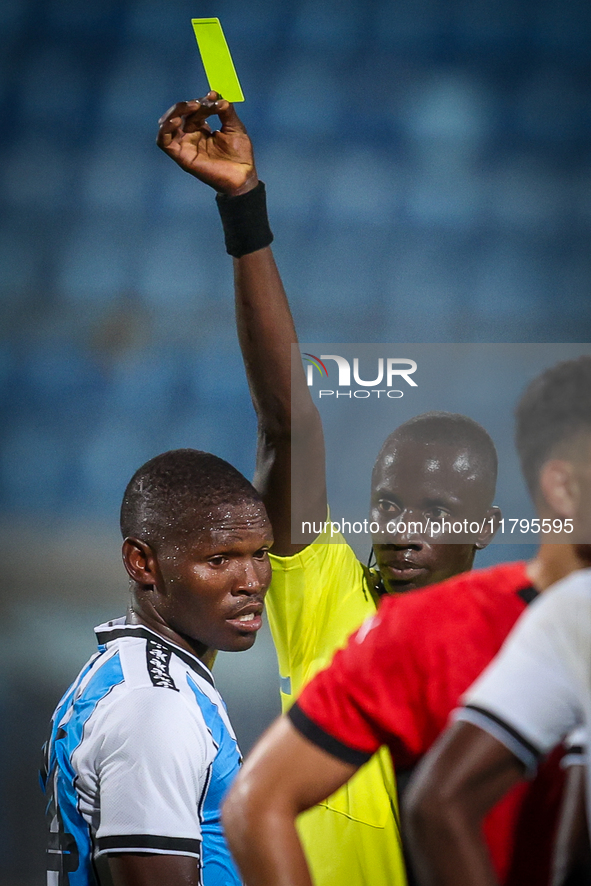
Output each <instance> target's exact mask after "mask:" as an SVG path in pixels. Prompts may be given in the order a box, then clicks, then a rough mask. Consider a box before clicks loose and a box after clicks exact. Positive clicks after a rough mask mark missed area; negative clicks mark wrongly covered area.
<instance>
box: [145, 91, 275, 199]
mask: <svg viewBox="0 0 591 886" xmlns="http://www.w3.org/2000/svg"><path fill="white" fill-rule="evenodd" d="M212 115H217V116H218V117H219V119H220V121H221V124H222V126H221V129H219V130H215V131H214V130H212V129H211V127H210V125H209V123H208V122H207V118H208V117H211V116H212ZM158 123H159V130H158V138H157V139H156V143H157V145H158V147H160V148H162V150H163V151H164V153H165V154H168V156H169V157H172V159H173V160H174V161H175V162H176V163H178V165H179V166H180V167H181V169H184V170H185V172H189V173H190V174H191V175H194V176H195V177H196V178H198V179H200V181H202V182H205V184H206V185H209V186H210V187H212V188H214V190H216V191H219V192H221V193H224V194H229V195H238V194H244V193H246V192H247V191H250V190H251V189H252V188H254V187H255V186H256V184H257V183H258V178H257V173H256V169H255V165H254V156H253V150H252V144H251V142H250V138H249V137H248V133H247V132H246V129H245V128H244V124H243V123H242V121H241V120H240V119H239V117H238V115H237V113H236V111H235V110H234V106H233V105H231V104H230V102H227V101H226V100H225V99H223V98H221V97H220V96H219V95H218V93H217V92H208V93H207V95H206V96H205V97H204V98H201V99H198V100H195V101H188V102H178V103H177V104H176V105H173V106H172V108H170V109H169V110H168V111H167V112H166V113H165V114H164V115H163V116H162V117H161V118H160V120H159V121H158Z"/></svg>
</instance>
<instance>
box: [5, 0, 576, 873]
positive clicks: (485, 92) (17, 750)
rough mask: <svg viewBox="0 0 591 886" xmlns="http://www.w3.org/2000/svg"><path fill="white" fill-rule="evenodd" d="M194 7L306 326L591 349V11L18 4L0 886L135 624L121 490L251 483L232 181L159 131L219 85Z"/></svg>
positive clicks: (252, 696)
mask: <svg viewBox="0 0 591 886" xmlns="http://www.w3.org/2000/svg"><path fill="white" fill-rule="evenodd" d="M195 16H200V17H204V16H219V17H220V19H221V20H222V24H223V26H224V29H225V32H226V36H227V38H228V41H229V44H230V47H231V49H232V53H233V56H234V60H235V63H236V67H237V70H238V73H239V76H240V79H241V81H242V85H243V89H244V92H245V95H246V99H247V100H246V102H245V104H244V105H242V106H241V107H240V113H241V115H242V117H243V119H244V121H245V123H246V125H247V127H248V129H249V131H250V133H251V135H252V138H253V141H254V143H255V147H256V151H257V160H258V167H259V172H260V174H261V176H262V178H264V179H265V181H266V182H267V186H268V193H269V204H270V215H271V220H272V224H273V228H274V231H275V236H276V254H277V258H278V261H279V264H280V267H281V270H282V273H283V276H284V279H285V283H286V286H287V290H288V293H289V296H290V299H291V302H292V305H293V310H294V313H295V317H296V321H297V325H298V328H299V331H300V335H301V338H302V340H303V341H327V340H333V341H337V342H346V341H365V342H373V341H376V342H385V341H392V342H396V341H417V342H436V341H441V342H453V341H457V342H481V341H493V342H494V341H496V342H518V341H523V342H545V341H547V342H550V341H557V342H560V341H563V342H569V341H570V342H576V341H584V340H585V339H587V338H588V337H589V329H590V326H591V322H590V321H591V299H590V297H589V295H590V293H589V282H590V279H591V274H590V270H591V267H590V265H591V257H590V255H591V254H590V251H589V234H590V229H591V166H590V164H589V149H590V144H591V138H590V137H591V104H590V92H591V55H590V48H591V46H590V43H591V40H590V33H591V5H590V4H589V3H588V2H587V0H570V2H569V3H568V4H566V5H565V4H564V3H563V2H559V0H535V2H533V0H511V2H509V0H495V2H493V0H470V2H468V0H448V2H443V0H412V2H411V0H390V2H388V0H365V2H361V0H346V2H329V0H316V2H314V3H311V2H307V0H300V2H298V0H294V2H285V3H283V4H279V3H277V2H276V0H252V2H250V3H249V4H245V3H242V2H238V0H219V2H216V3H213V2H209V0H203V2H202V3H200V4H198V5H195V3H194V2H192V3H188V2H186V0H117V2H115V0H85V2H82V3H81V2H79V0H44V2H40V0H3V2H2V4H1V5H0V40H1V42H2V53H1V57H0V105H1V108H2V116H3V119H4V121H5V122H4V125H3V126H2V129H1V131H0V157H1V159H0V187H1V191H0V205H1V210H2V221H1V227H0V293H1V299H0V312H1V321H2V322H1V326H2V339H1V343H0V409H1V410H2V418H3V421H2V423H1V425H0V435H1V450H0V496H1V502H2V515H3V516H2V524H1V525H2V533H1V538H0V555H1V556H2V563H3V573H4V579H5V581H4V583H3V585H4V587H3V590H2V595H1V597H0V607H1V612H2V623H1V624H2V628H1V632H0V664H1V665H2V668H3V672H2V673H3V679H2V683H1V686H0V710H1V711H2V714H3V717H2V723H3V729H2V731H1V733H0V791H1V796H2V802H1V804H0V883H2V884H3V886H4V884H6V886H21V884H23V886H24V884H29V883H31V884H32V883H39V882H40V881H41V879H42V877H43V873H42V871H43V863H44V862H43V853H42V843H43V822H42V803H41V801H40V800H39V797H38V796H37V788H36V784H35V774H34V770H35V768H36V765H37V760H38V748H39V746H40V744H41V741H42V739H43V736H44V733H45V731H46V722H47V719H48V717H49V715H50V713H51V710H52V709H53V706H54V704H55V702H56V701H57V698H58V696H59V694H60V693H61V692H62V691H63V689H64V688H65V686H66V685H67V683H68V681H69V680H70V679H71V678H72V677H73V676H74V675H75V673H76V671H77V670H78V667H79V666H80V664H81V663H82V661H83V660H84V658H85V657H86V656H87V655H88V654H89V653H90V652H91V651H92V645H93V638H92V633H91V628H92V625H93V623H97V622H98V621H100V620H102V619H103V618H108V617H110V616H113V615H117V614H119V613H120V612H121V611H122V610H123V606H124V602H125V581H124V576H123V572H122V569H121V567H120V566H119V564H118V557H119V554H118V542H117V535H116V522H117V510H118V505H119V500H120V497H121V493H122V490H123V488H124V486H125V483H126V481H127V480H128V478H129V476H130V475H131V473H132V472H133V470H134V469H135V468H136V467H137V466H138V465H139V464H141V463H142V462H143V461H145V460H146V459H147V458H149V457H151V456H152V455H154V454H156V453H158V452H160V451H162V450H164V449H167V448H172V447H177V446H196V447H199V448H204V449H211V450H213V451H215V452H216V453H217V454H219V455H221V456H223V457H225V458H227V459H229V460H230V461H232V462H233V463H234V464H236V465H237V466H238V467H239V468H241V469H242V470H243V471H244V472H245V473H246V474H248V475H250V474H252V469H253V462H254V434H255V423H254V419H253V415H252V410H251V407H250V402H249V398H248V393H247V388H246V384H245V382H244V378H243V372H242V368H241V363H240V359H239V355H238V348H237V343H236V337H235V333H234V329H233V319H232V293H231V289H232V282H231V265H230V261H229V259H228V257H227V256H226V255H225V253H224V250H223V242H222V235H221V230H220V225H219V222H218V220H217V217H216V210H215V206H214V201H213V194H211V193H210V192H207V190H206V189H205V188H204V187H203V186H202V185H200V184H199V183H198V182H196V181H194V180H192V179H191V178H189V177H188V176H186V175H184V174H183V173H182V172H181V171H180V170H179V169H178V168H177V167H176V166H175V165H174V164H173V163H172V162H171V161H170V160H169V159H168V158H166V157H165V156H164V155H163V154H161V153H160V152H159V151H158V150H157V148H156V147H155V144H154V139H155V135H156V128H157V120H158V117H159V116H160V115H161V114H162V113H163V112H164V111H165V110H166V108H168V107H169V106H170V105H171V104H173V103H174V102H175V101H177V100H179V99H183V98H193V97H196V96H198V95H201V94H203V93H204V92H206V91H207V84H206V81H205V76H204V74H203V70H202V68H201V64H200V61H199V57H198V54H197V49H196V45H195V41H194V36H193V32H192V29H191V25H190V19H191V17H195ZM483 397H486V389H484V391H483ZM509 433H510V418H509V416H508V417H507V434H509ZM507 553H508V552H507V549H506V548H504V547H499V548H497V552H496V556H498V557H499V558H501V557H503V558H505V557H506V556H507ZM516 553H524V551H520V552H516ZM257 649H258V650H259V651H258V652H255V651H253V652H252V653H249V654H248V662H250V667H249V668H246V667H245V665H246V663H247V659H240V660H239V661H240V664H241V665H242V666H241V667H240V671H241V674H240V678H238V677H237V676H236V674H235V671H236V665H232V661H231V657H230V661H228V660H227V658H228V657H221V658H220V661H219V663H218V665H217V666H216V670H217V671H218V672H219V677H218V679H219V681H220V685H221V686H222V690H223V692H224V694H225V695H226V697H227V698H228V702H229V706H230V710H231V713H233V716H234V720H235V723H236V727H237V731H238V733H239V736H240V737H241V739H242V743H243V745H244V746H245V747H248V746H249V745H250V743H251V742H252V740H253V739H254V737H255V735H256V734H257V733H258V732H260V730H261V728H262V726H263V725H264V723H265V722H267V720H268V719H269V718H270V717H271V716H272V714H273V712H274V711H275V710H276V678H275V665H274V662H273V654H272V648H271V645H270V642H269V638H268V636H264V637H262V638H260V640H259V643H258V644H257Z"/></svg>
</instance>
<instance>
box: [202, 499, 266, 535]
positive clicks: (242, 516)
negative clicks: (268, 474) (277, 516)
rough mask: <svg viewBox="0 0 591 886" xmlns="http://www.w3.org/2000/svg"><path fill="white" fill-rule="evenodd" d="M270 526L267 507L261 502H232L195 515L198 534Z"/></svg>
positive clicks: (206, 509) (206, 508) (205, 509)
mask: <svg viewBox="0 0 591 886" xmlns="http://www.w3.org/2000/svg"><path fill="white" fill-rule="evenodd" d="M268 525H269V520H268V517H267V512H266V511H265V506H264V505H263V504H262V502H259V501H253V500H251V501H244V502H232V503H228V504H222V505H215V506H213V507H205V508H203V509H202V510H200V511H199V512H198V513H197V514H195V521H194V526H193V530H194V531H195V533H196V534H201V533H218V532H231V531H232V530H239V529H241V530H243V529H261V530H262V529H264V528H265V527H267V526H268Z"/></svg>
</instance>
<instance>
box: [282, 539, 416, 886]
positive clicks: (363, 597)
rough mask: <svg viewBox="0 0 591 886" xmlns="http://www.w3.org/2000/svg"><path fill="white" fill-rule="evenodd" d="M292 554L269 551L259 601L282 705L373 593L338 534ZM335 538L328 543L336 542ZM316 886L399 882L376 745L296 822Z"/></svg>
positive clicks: (385, 769) (395, 839)
mask: <svg viewBox="0 0 591 886" xmlns="http://www.w3.org/2000/svg"><path fill="white" fill-rule="evenodd" d="M328 538H329V535H321V536H319V537H318V539H317V540H316V542H315V543H314V544H312V545H309V546H308V547H307V548H304V550H303V551H301V552H300V553H299V554H294V555H293V556H291V557H277V556H275V555H271V557H270V560H271V564H272V567H273V580H272V582H271V587H270V590H269V593H268V595H267V599H266V608H267V612H268V616H269V624H270V626H271V632H272V634H273V639H274V642H275V648H276V650H277V658H278V661H279V672H280V676H281V701H282V706H283V710H284V711H285V710H287V709H288V708H289V707H290V706H291V704H292V703H293V702H294V701H295V699H296V697H297V696H298V694H299V692H300V690H301V689H302V688H303V686H304V685H305V684H306V683H308V682H309V680H311V679H312V677H313V676H314V675H315V674H316V673H317V672H318V671H319V670H321V669H322V668H324V667H326V666H327V665H328V664H329V662H330V661H331V659H332V657H333V655H334V653H335V652H336V650H337V649H339V648H340V647H342V646H344V645H345V641H346V640H347V638H348V637H349V635H350V634H352V633H353V631H355V630H356V629H357V628H358V627H359V625H360V624H361V623H362V621H364V619H365V618H366V617H367V616H368V615H372V614H373V613H374V612H375V611H376V606H377V597H376V596H375V592H374V591H373V588H372V587H371V585H372V582H371V580H369V581H368V579H370V576H369V575H368V574H367V570H366V569H365V568H364V567H363V566H362V564H361V563H360V562H359V560H358V559H357V557H356V556H355V554H354V552H353V550H352V549H351V548H350V547H349V545H348V544H347V543H346V541H345V539H344V538H343V537H342V536H340V537H337V536H335V538H334V539H333V542H332V543H328ZM337 538H338V541H340V542H342V543H340V544H335V540H336V539H337ZM298 830H299V832H300V837H301V839H302V843H303V845H304V849H305V851H306V857H307V859H308V863H309V865H310V869H311V872H312V878H313V881H314V884H315V886H404V884H405V883H406V878H405V875H404V863H403V858H402V847H401V841H400V832H399V827H398V804H397V799H396V783H395V780H394V772H393V769H392V761H391V758H390V754H389V752H388V750H387V749H386V748H381V749H380V751H379V752H378V753H377V754H375V755H374V756H373V757H372V759H371V760H370V761H369V762H368V763H366V764H365V766H363V767H362V768H361V769H360V770H359V771H358V772H357V773H356V774H355V776H354V777H353V778H352V779H351V781H349V782H348V784H346V785H344V786H343V787H342V788H341V789H340V790H338V791H337V792H336V793H335V794H333V795H332V796H331V797H329V798H328V800H327V801H326V802H324V803H322V804H320V805H319V806H315V807H314V808H313V809H310V810H309V811H308V812H305V813H304V814H303V815H301V816H300V817H299V819H298Z"/></svg>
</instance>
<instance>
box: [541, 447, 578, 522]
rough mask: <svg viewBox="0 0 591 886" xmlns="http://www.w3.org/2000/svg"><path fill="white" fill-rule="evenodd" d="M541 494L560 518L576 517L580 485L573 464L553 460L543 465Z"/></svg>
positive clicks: (561, 460) (557, 459)
mask: <svg viewBox="0 0 591 886" xmlns="http://www.w3.org/2000/svg"><path fill="white" fill-rule="evenodd" d="M539 486H540V492H541V494H542V496H543V498H544V501H545V502H546V504H547V505H548V506H549V507H550V508H551V509H552V511H553V512H554V513H555V514H557V516H559V517H563V518H566V517H574V516H575V511H576V507H577V501H578V498H579V484H578V482H577V477H576V471H575V467H574V465H573V464H571V462H568V461H564V460H563V459H559V458H553V459H550V461H547V462H546V463H545V464H544V465H542V470H541V471H540V479H539Z"/></svg>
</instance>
